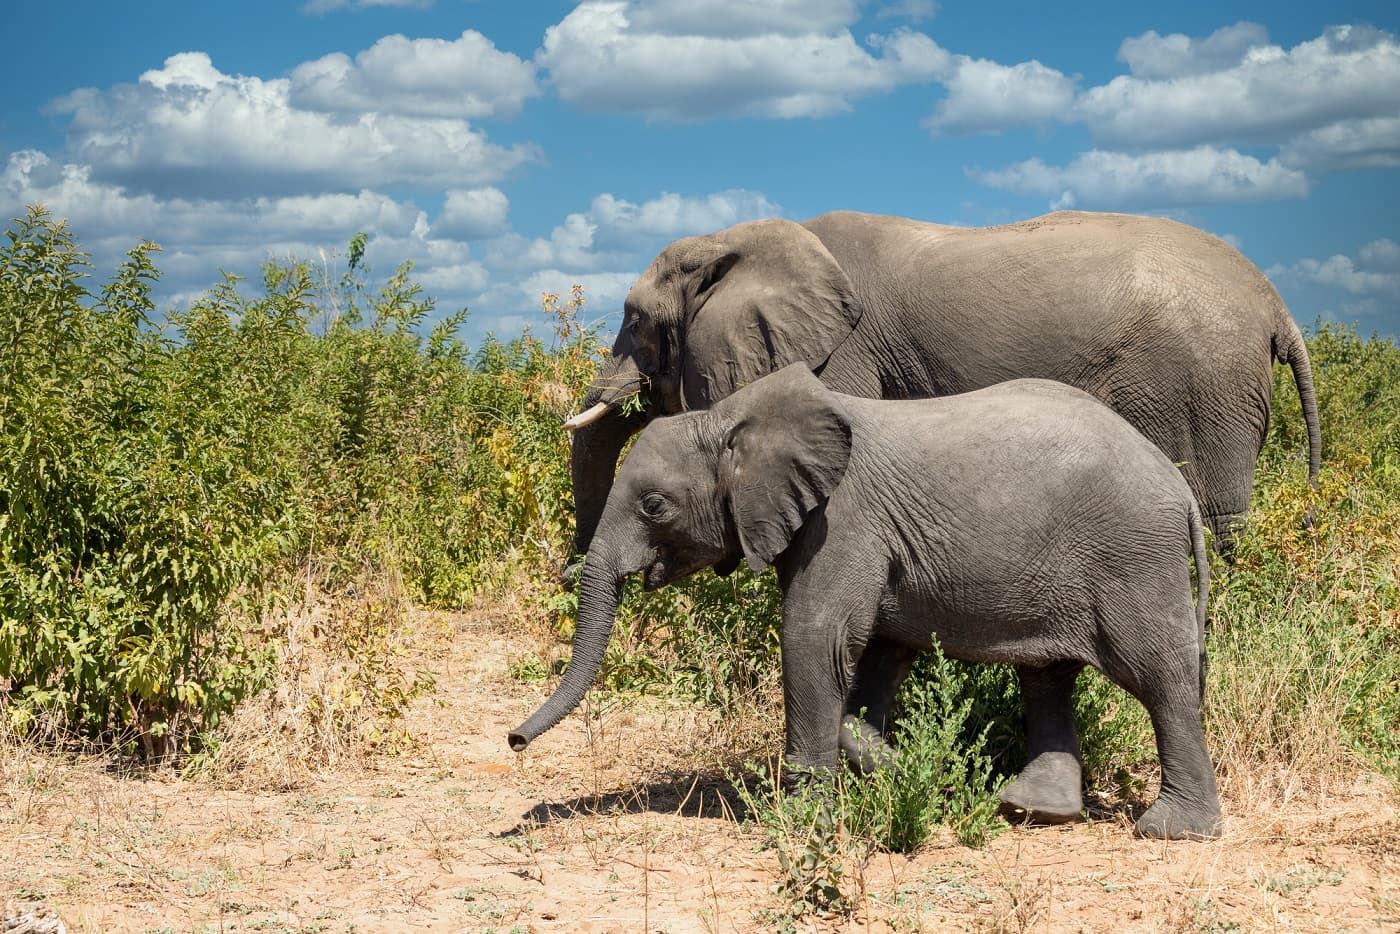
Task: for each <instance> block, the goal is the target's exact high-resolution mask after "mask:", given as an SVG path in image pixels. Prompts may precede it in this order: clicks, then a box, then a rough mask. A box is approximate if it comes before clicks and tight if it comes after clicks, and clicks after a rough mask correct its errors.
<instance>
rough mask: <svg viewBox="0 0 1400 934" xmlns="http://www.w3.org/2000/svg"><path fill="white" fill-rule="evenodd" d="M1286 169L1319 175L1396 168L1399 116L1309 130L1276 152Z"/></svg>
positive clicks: (1399, 162)
mask: <svg viewBox="0 0 1400 934" xmlns="http://www.w3.org/2000/svg"><path fill="white" fill-rule="evenodd" d="M1280 158H1281V159H1282V160H1283V161H1284V162H1285V163H1287V164H1288V165H1294V166H1298V167H1300V168H1305V169H1317V170H1323V171H1334V172H1335V171H1342V170H1345V169H1391V168H1395V167H1397V166H1400V116H1393V117H1371V118H1369V119H1365V120H1342V121H1340V122H1337V123H1333V124H1329V125H1328V126H1324V127H1319V128H1318V129H1315V130H1309V131H1308V132H1307V133H1304V134H1302V135H1301V136H1298V137H1296V138H1295V139H1293V140H1290V141H1289V142H1288V144H1287V145H1285V146H1284V147H1283V149H1282V151H1281V152H1280Z"/></svg>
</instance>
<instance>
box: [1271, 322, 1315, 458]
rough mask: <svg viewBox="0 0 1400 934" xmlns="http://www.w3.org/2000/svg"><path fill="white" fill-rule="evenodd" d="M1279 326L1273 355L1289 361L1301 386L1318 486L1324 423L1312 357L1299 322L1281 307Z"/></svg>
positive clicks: (1309, 447)
mask: <svg viewBox="0 0 1400 934" xmlns="http://www.w3.org/2000/svg"><path fill="white" fill-rule="evenodd" d="M1279 317H1280V319H1281V320H1280V322H1279V327H1278V329H1277V330H1276V331H1275V333H1274V356H1275V357H1276V358H1278V360H1279V361H1281V362H1283V363H1286V364H1288V366H1289V369H1291V370H1292V371H1293V382H1294V383H1295V384H1297V386H1298V400H1299V401H1300V402H1301V403H1302V404H1303V421H1305V422H1307V424H1308V481H1309V482H1310V483H1312V485H1313V486H1317V474H1318V471H1319V470H1320V469H1321V468H1322V427H1321V425H1320V424H1319V422H1318V419H1317V394H1316V393H1315V392H1314V390H1313V375H1312V361H1311V360H1309V359H1308V345H1307V344H1305V343H1304V342H1303V335H1302V333H1301V332H1300V331H1299V330H1298V325H1296V324H1294V323H1293V318H1292V317H1290V316H1289V314H1288V312H1287V311H1280V314H1279Z"/></svg>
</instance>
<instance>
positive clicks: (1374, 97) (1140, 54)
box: [1075, 26, 1400, 148]
mask: <svg viewBox="0 0 1400 934" xmlns="http://www.w3.org/2000/svg"><path fill="white" fill-rule="evenodd" d="M1231 28H1233V29H1237V30H1238V29H1239V27H1231ZM1247 32H1248V31H1247V30H1246V34H1245V35H1243V36H1241V35H1234V36H1232V37H1231V41H1230V42H1226V43H1221V45H1222V47H1224V48H1226V49H1227V50H1228V51H1230V54H1231V56H1233V55H1234V54H1235V53H1236V52H1238V51H1239V50H1240V47H1241V45H1245V44H1246V43H1245V40H1248V41H1253V38H1252V37H1250V36H1249V35H1247ZM1149 35H1152V34H1149ZM1219 36H1220V33H1216V34H1215V36H1212V37H1211V38H1210V39H1207V40H1205V42H1204V43H1203V44H1202V45H1203V47H1204V46H1205V45H1208V44H1210V42H1211V40H1212V39H1216V38H1217V37H1219ZM1168 38H1171V37H1168ZM1133 41H1137V42H1139V43H1143V42H1146V45H1142V46H1134V47H1132V50H1131V51H1130V52H1129V53H1128V54H1129V60H1130V62H1132V61H1136V63H1137V66H1136V67H1147V69H1148V72H1147V73H1148V74H1149V75H1152V77H1142V76H1139V75H1132V76H1128V75H1123V76H1119V77H1117V78H1114V79H1113V80H1112V81H1110V82H1108V83H1107V84H1105V85H1102V86H1100V87H1095V88H1091V89H1090V90H1089V91H1087V92H1085V93H1084V94H1083V95H1082V96H1081V97H1080V99H1079V101H1078V102H1077V104H1076V108H1075V109H1076V115H1077V117H1078V118H1079V119H1081V120H1083V121H1084V122H1085V123H1086V124H1087V125H1088V127H1089V131H1090V132H1091V133H1092V134H1093V136H1094V138H1095V140H1096V141H1098V142H1099V143H1101V144H1106V145H1110V146H1116V147H1130V148H1153V147H1162V146H1170V147H1180V146H1189V145H1194V144H1197V143H1217V144H1219V143H1228V144H1234V145H1240V144H1243V143H1251V142H1252V143H1265V144H1268V143H1272V144H1280V143H1284V142H1286V141H1288V140H1289V139H1291V138H1293V137H1294V136H1296V135H1298V134H1300V133H1304V132H1308V131H1310V130H1314V129H1317V128H1319V127H1323V126H1328V125H1331V124H1334V123H1337V122H1339V121H1343V120H1357V119H1365V118H1371V117H1385V116H1394V115H1395V114H1396V111H1397V110H1398V109H1400V42H1397V41H1396V38H1395V36H1393V35H1391V34H1390V33H1386V32H1382V31H1380V30H1376V29H1372V28H1369V27H1363V26H1336V27H1332V28H1330V29H1328V30H1327V31H1326V32H1324V33H1323V34H1322V35H1321V36H1319V37H1318V38H1316V39H1312V40H1309V41H1307V42H1303V43H1300V44H1299V45H1297V46H1295V47H1293V48H1292V49H1288V50H1285V49H1283V48H1280V47H1278V46H1273V45H1259V44H1253V45H1248V46H1247V48H1244V50H1243V52H1242V58H1241V59H1240V61H1239V62H1238V63H1237V64H1234V65H1233V66H1230V67H1226V68H1217V67H1216V66H1217V65H1218V64H1219V63H1220V61H1221V60H1222V59H1221V56H1220V55H1215V56H1214V57H1213V58H1212V56H1211V55H1207V54H1206V53H1205V52H1204V50H1203V49H1202V50H1197V51H1196V52H1194V53H1193V52H1192V51H1191V50H1190V49H1187V50H1186V51H1185V52H1183V53H1182V55H1181V57H1180V59H1179V60H1176V61H1173V62H1169V63H1164V62H1162V61H1161V60H1160V58H1161V57H1160V56H1158V57H1157V59H1155V60H1154V59H1152V56H1149V55H1147V54H1146V49H1147V48H1149V47H1151V48H1155V49H1156V51H1157V52H1160V51H1161V48H1160V46H1161V44H1162V41H1164V40H1161V39H1160V37H1158V38H1157V39H1156V40H1152V41H1147V40H1146V37H1141V38H1140V39H1139V40H1130V42H1133ZM1228 57H1229V56H1226V59H1228ZM1149 61H1150V62H1151V63H1150V64H1148V62H1149ZM1203 61H1204V62H1209V63H1210V64H1209V70H1205V71H1199V70H1197V69H1196V68H1193V67H1191V66H1196V65H1201V63H1202V62H1203ZM1202 67H1204V66H1202Z"/></svg>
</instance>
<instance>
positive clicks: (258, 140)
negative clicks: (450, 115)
mask: <svg viewBox="0 0 1400 934" xmlns="http://www.w3.org/2000/svg"><path fill="white" fill-rule="evenodd" d="M290 91H291V83H290V81H288V80H287V79H280V78H279V79H267V80H264V79H262V78H258V77H253V76H244V75H227V74H224V73H222V72H220V71H219V70H218V69H217V68H215V67H214V65H213V63H212V61H211V60H210V58H209V56H208V55H207V54H205V53H203V52H184V53H180V54H178V55H174V56H171V57H170V58H168V59H167V60H166V62H165V66H164V67H163V68H159V69H153V70H151V71H147V72H146V73H145V74H143V75H141V79H140V81H139V82H138V83H137V84H135V85H118V86H116V87H113V88H111V89H109V90H97V89H94V88H85V89H82V90H78V91H75V92H73V93H71V94H69V95H67V96H66V97H64V98H61V99H60V100H59V101H57V102H55V104H54V109H55V110H56V111H57V112H59V113H64V114H68V115H69V116H70V118H71V119H70V123H69V127H68V145H69V150H70V152H71V153H72V155H73V156H74V157H75V161H79V162H82V163H85V164H88V165H91V166H93V167H94V169H95V171H97V172H98V173H100V175H102V176H103V177H105V178H109V179H113V180H118V181H122V182H125V183H127V184H131V185H135V186H136V187H138V188H144V189H146V190H150V191H154V192H157V193H163V194H184V193H189V192H201V193H216V194H219V195H223V194H233V193H241V192H250V191H268V190H278V189H281V190H287V189H293V190H296V189H303V190H304V189H307V188H313V187H314V188H319V189H322V190H324V189H334V188H361V187H371V186H381V185H393V184H402V185H411V186H415V187H422V188H447V187H472V186H477V185H481V184H483V183H489V182H492V181H495V180H497V179H499V178H501V177H502V176H504V175H505V174H506V173H508V172H510V171H511V170H512V169H514V168H515V167H517V166H519V165H520V164H521V163H523V162H526V161H527V160H531V159H534V158H537V157H538V152H537V150H536V149H535V148H534V147H532V146H513V147H511V148H509V149H506V148H502V147H500V146H497V145H495V144H493V143H491V142H489V141H488V140H487V138H486V137H485V135H484V134H482V133H481V132H479V131H477V130H475V129H473V128H472V127H471V126H470V125H469V124H468V123H467V122H466V121H464V120H458V119H447V118H430V117H406V116H398V115H394V114H379V113H361V114H358V115H351V116H346V115H329V114H326V113H320V112H311V111H306V110H301V109H298V108H297V107H295V106H294V105H293V104H292V102H291V94H290Z"/></svg>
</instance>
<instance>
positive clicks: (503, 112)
mask: <svg viewBox="0 0 1400 934" xmlns="http://www.w3.org/2000/svg"><path fill="white" fill-rule="evenodd" d="M539 92H540V89H539V82H538V81H537V80H536V76H535V66H534V65H533V64H531V63H529V62H525V61H522V60H521V59H520V58H519V57H517V56H515V55H512V54H511V53H509V52H502V51H501V50H499V49H497V48H496V46H495V45H494V44H493V43H492V42H491V40H490V39H487V38H486V37H485V36H483V35H482V34H481V33H479V32H477V31H475V30H472V29H468V30H466V31H465V32H463V33H462V35H461V36H460V37H459V38H457V39H453V40H447V39H409V38H408V37H406V36H401V35H394V36H385V37H384V38H382V39H380V40H379V41H378V42H376V43H374V45H372V46H370V47H369V48H368V49H366V50H364V51H363V52H360V53H359V54H357V55H356V56H355V57H354V58H353V59H352V58H350V56H348V55H346V54H345V53H343V52H334V53H332V54H330V55H326V56H323V57H322V58H318V59H316V60H315V61H310V62H304V63H302V64H301V65H298V66H297V67H296V68H295V69H293V71H292V76H291V91H290V95H289V98H288V99H289V102H290V103H291V105H292V106H294V107H299V108H301V109H304V110H323V111H332V112H353V113H359V112H365V111H372V112H376V113H393V114H409V115H413V116H428V117H468V118H470V117H497V116H506V117H509V116H513V115H515V114H517V113H519V112H520V108H521V106H522V105H523V103H524V101H525V100H526V99H527V98H530V97H534V96H536V95H537V94H539Z"/></svg>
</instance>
